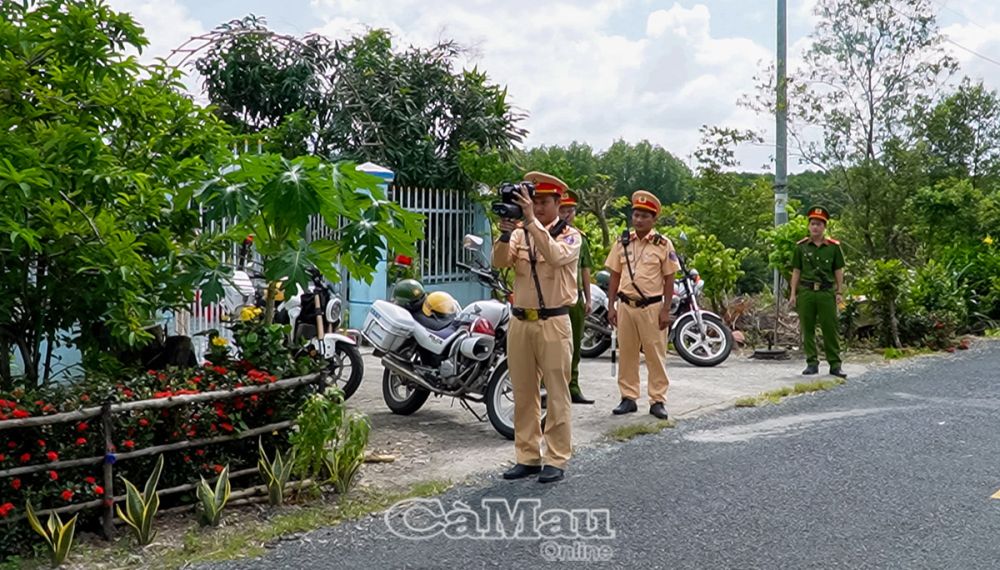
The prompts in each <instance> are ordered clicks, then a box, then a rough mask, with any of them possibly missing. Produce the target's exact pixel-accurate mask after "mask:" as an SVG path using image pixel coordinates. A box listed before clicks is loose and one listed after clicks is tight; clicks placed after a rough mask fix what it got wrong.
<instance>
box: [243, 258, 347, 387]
mask: <svg viewBox="0 0 1000 570" xmlns="http://www.w3.org/2000/svg"><path fill="white" fill-rule="evenodd" d="M247 247H248V243H247V242H244V246H243V248H242V249H241V251H240V267H239V269H237V270H236V271H234V274H233V283H232V285H231V286H229V287H226V288H225V299H224V303H225V305H226V307H227V308H228V309H229V310H230V311H231V315H232V317H231V318H238V315H239V314H240V311H241V310H242V309H243V307H247V306H255V307H258V308H261V309H263V308H264V307H265V304H266V302H267V286H268V284H267V280H266V279H265V278H264V275H263V274H261V273H260V272H256V271H247V269H246V265H247V262H246V253H247V252H246V248H247ZM306 273H308V274H309V277H310V281H311V285H310V288H309V290H308V291H304V290H303V289H302V287H301V286H298V285H296V292H295V294H294V295H288V294H287V293H286V292H284V291H283V290H281V289H279V294H278V296H277V297H276V299H275V300H276V301H277V302H278V305H277V306H276V307H275V313H274V322H275V323H277V324H284V325H291V327H290V328H291V330H290V332H289V334H288V346H289V347H290V348H291V347H302V346H303V345H304V346H305V348H306V349H307V350H313V351H315V352H316V353H317V354H318V355H319V356H321V357H322V358H323V359H324V360H325V361H326V362H327V367H326V372H327V374H328V379H327V382H328V384H336V385H337V386H338V387H339V388H340V389H341V390H342V391H343V392H344V398H345V399H346V398H350V397H351V396H352V395H353V394H354V392H356V391H357V390H358V387H359V386H360V385H361V380H362V379H363V378H364V373H365V372H364V359H363V358H362V357H361V351H360V350H359V349H358V345H357V342H355V340H354V339H353V338H351V337H349V336H347V335H345V334H341V333H340V332H339V331H340V328H341V323H342V320H343V303H342V301H341V300H340V297H339V296H338V295H337V289H336V286H335V285H334V284H333V283H331V282H330V281H329V280H327V279H326V278H325V277H323V274H322V273H320V271H319V270H318V269H316V268H314V267H310V268H307V269H306Z"/></svg>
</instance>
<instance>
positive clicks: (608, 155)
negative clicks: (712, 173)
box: [598, 140, 692, 204]
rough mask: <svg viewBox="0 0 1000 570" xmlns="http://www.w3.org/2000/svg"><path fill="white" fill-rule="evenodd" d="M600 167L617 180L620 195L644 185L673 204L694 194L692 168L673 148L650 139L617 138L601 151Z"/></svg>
mask: <svg viewBox="0 0 1000 570" xmlns="http://www.w3.org/2000/svg"><path fill="white" fill-rule="evenodd" d="M598 170H599V171H600V172H601V173H603V174H607V175H608V176H610V177H611V178H612V179H613V180H614V182H615V190H616V191H617V193H618V195H619V196H629V195H631V194H632V192H635V191H636V190H639V189H644V190H648V191H650V192H652V193H653V194H655V195H656V197H657V198H659V199H660V201H661V202H663V203H664V204H673V203H676V202H683V201H684V200H685V199H687V198H688V197H689V196H690V195H691V190H692V181H691V170H690V169H689V168H688V167H687V165H685V164H684V163H683V162H681V161H680V160H679V159H678V158H677V157H675V156H674V155H672V154H670V152H669V151H667V150H665V149H664V148H662V147H660V146H658V145H653V144H652V143H650V142H649V141H647V140H643V141H640V142H639V143H636V144H630V143H627V142H625V141H624V140H617V141H615V142H614V143H613V144H612V145H611V146H610V147H609V148H608V149H607V150H605V151H604V152H602V153H601V154H600V162H599V166H598Z"/></svg>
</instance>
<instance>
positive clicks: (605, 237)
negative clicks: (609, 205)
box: [596, 208, 611, 247]
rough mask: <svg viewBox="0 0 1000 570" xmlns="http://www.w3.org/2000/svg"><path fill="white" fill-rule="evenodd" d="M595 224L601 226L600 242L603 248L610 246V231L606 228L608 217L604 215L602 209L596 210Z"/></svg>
mask: <svg viewBox="0 0 1000 570" xmlns="http://www.w3.org/2000/svg"><path fill="white" fill-rule="evenodd" d="M596 214H597V222H598V224H600V226H601V242H602V244H603V245H604V247H608V246H609V245H611V229H610V228H608V216H607V214H605V213H604V209H603V208H601V209H599V210H597V212H596Z"/></svg>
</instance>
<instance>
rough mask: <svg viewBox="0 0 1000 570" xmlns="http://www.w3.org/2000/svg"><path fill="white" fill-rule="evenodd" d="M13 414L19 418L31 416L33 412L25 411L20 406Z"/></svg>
mask: <svg viewBox="0 0 1000 570" xmlns="http://www.w3.org/2000/svg"><path fill="white" fill-rule="evenodd" d="M13 415H14V417H15V418H17V419H23V418H30V417H31V414H29V413H28V412H26V411H24V410H22V409H20V408H18V409H16V410H14V414H13Z"/></svg>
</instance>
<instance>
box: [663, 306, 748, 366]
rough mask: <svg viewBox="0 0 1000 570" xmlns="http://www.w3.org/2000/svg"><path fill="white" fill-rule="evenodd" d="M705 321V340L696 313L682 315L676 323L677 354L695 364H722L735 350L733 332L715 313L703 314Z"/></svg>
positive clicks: (675, 340) (674, 335)
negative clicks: (699, 329) (695, 316)
mask: <svg viewBox="0 0 1000 570" xmlns="http://www.w3.org/2000/svg"><path fill="white" fill-rule="evenodd" d="M702 321H703V322H704V323H705V340H702V338H701V333H700V332H699V331H698V322H697V321H695V320H694V315H692V314H687V315H684V316H683V317H681V318H680V319H679V320H678V321H677V323H676V324H675V325H674V330H673V334H672V335H671V336H672V337H673V342H674V348H675V349H676V350H677V354H679V355H680V356H681V358H683V359H684V360H686V361H687V362H690V363H691V364H693V365H695V366H716V365H718V364H721V363H722V362H723V361H725V360H726V359H727V358H729V353H730V352H732V350H733V333H732V331H730V330H729V327H727V326H726V323H724V322H722V319H720V318H719V317H716V316H714V315H702Z"/></svg>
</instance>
